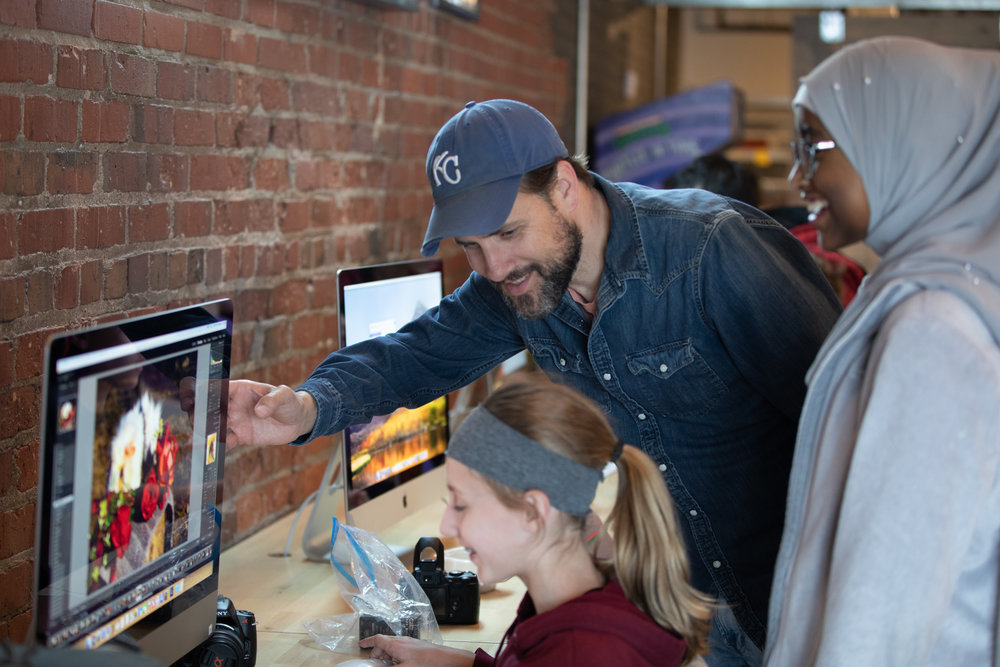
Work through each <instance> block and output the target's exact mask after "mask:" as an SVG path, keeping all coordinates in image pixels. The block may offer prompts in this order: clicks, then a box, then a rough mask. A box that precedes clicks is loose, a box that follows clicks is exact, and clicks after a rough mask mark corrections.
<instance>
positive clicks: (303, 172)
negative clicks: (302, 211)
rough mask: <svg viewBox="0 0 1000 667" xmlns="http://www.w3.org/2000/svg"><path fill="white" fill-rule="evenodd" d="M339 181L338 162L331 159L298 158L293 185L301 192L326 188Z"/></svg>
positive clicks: (332, 186)
mask: <svg viewBox="0 0 1000 667" xmlns="http://www.w3.org/2000/svg"><path fill="white" fill-rule="evenodd" d="M339 182H340V163H339V162H334V161H332V160H299V161H298V162H297V163H296V165H295V187H297V188H298V189H299V190H302V191H303V192H305V191H308V190H328V189H330V188H334V187H337V185H338V183H339Z"/></svg>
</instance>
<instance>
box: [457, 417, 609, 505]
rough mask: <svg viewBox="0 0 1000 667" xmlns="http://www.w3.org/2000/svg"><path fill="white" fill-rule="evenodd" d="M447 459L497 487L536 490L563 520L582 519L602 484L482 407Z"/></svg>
mask: <svg viewBox="0 0 1000 667" xmlns="http://www.w3.org/2000/svg"><path fill="white" fill-rule="evenodd" d="M446 453H447V454H448V456H449V457H451V458H453V459H455V460H456V461H458V462H459V463H462V464H464V465H467V466H469V467H470V468H472V469H473V470H475V471H476V472H478V473H480V474H482V475H484V476H486V477H489V478H490V479H494V480H496V481H498V482H500V483H501V484H506V485H507V486H509V487H511V488H514V489H517V490H519V491H528V490H529V489H538V490H539V491H542V492H544V493H545V495H547V496H548V497H549V502H551V503H552V505H553V506H554V507H556V508H558V509H560V510H562V511H563V512H566V513H567V514H572V515H574V516H585V515H586V514H587V513H588V512H589V511H590V503H591V501H592V500H593V499H594V493H595V492H596V491H597V484H598V483H599V482H600V481H601V479H602V475H601V471H600V470H595V469H594V468H590V467H588V466H585V465H583V464H582V463H577V462H576V461H573V460H571V459H568V458H566V457H565V456H561V455H559V454H556V453H555V452H553V451H551V450H548V449H546V448H545V447H543V446H542V445H540V444H538V443H537V442H535V441H534V440H532V439H531V438H528V437H527V436H525V435H524V434H522V433H521V432H520V431H518V430H516V429H513V428H511V427H510V426H508V425H507V424H505V423H504V422H502V421H500V420H499V419H497V418H496V417H494V416H493V414H492V413H491V412H490V411H489V410H487V409H486V408H484V407H482V406H480V407H478V408H476V409H475V410H473V411H472V412H471V413H470V414H469V416H468V417H466V418H465V419H464V420H463V421H462V423H461V424H460V425H459V427H458V428H457V429H455V433H454V435H452V436H451V441H450V442H449V443H448V451H447V452H446Z"/></svg>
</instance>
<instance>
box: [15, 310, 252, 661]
mask: <svg viewBox="0 0 1000 667" xmlns="http://www.w3.org/2000/svg"><path fill="white" fill-rule="evenodd" d="M198 311H201V313H203V314H207V315H209V316H211V317H212V318H213V319H215V320H216V321H218V322H224V323H225V333H226V335H225V337H224V341H223V354H224V359H225V366H224V369H225V373H224V376H225V377H224V379H223V380H222V382H223V383H224V386H223V387H222V388H221V389H220V394H219V400H220V411H221V414H220V424H219V433H218V439H217V443H216V462H217V478H216V489H215V505H214V521H215V528H214V533H215V539H214V542H213V543H212V557H211V559H210V560H207V561H205V563H204V564H203V565H202V566H201V568H205V567H208V565H209V564H211V573H210V574H208V575H207V576H206V577H205V578H204V579H202V580H200V581H199V582H197V583H196V584H195V585H193V586H191V587H189V588H186V589H185V590H184V591H183V592H182V593H180V594H179V595H177V596H176V597H174V598H173V599H170V600H168V601H167V602H165V603H164V604H163V605H162V606H160V607H159V608H157V609H156V610H155V611H152V612H151V613H149V614H148V615H147V616H145V617H144V618H143V619H142V620H141V621H140V622H138V623H135V624H133V625H132V626H130V627H128V628H126V629H125V630H124V631H123V632H121V633H120V634H119V635H118V636H116V637H115V638H114V639H112V640H111V642H110V643H112V644H114V643H117V644H121V645H125V646H128V647H130V648H132V649H137V650H140V651H142V653H143V654H145V655H149V656H151V657H154V658H157V659H159V660H161V661H163V662H166V663H168V664H169V663H172V662H174V661H176V660H177V659H180V658H182V657H183V656H184V655H185V654H186V653H187V652H188V651H190V650H191V649H192V648H194V647H196V646H197V645H198V644H199V643H201V642H202V641H203V640H204V639H207V638H208V637H209V636H211V634H212V632H213V630H214V622H215V618H216V608H217V600H218V583H219V562H220V555H221V532H222V525H221V514H220V512H219V508H220V507H221V505H222V500H223V481H224V476H223V470H224V468H225V450H226V446H225V440H226V429H227V422H226V420H227V409H228V389H227V387H226V386H225V385H226V384H227V383H228V380H229V377H230V372H231V364H230V359H231V354H232V336H233V303H232V300H231V299H229V298H221V299H216V300H213V301H207V302H203V303H195V304H191V305H187V306H182V307H177V308H172V309H169V310H166V311H160V312H155V313H149V314H145V315H141V316H136V317H131V318H119V319H113V320H108V321H105V322H101V323H99V324H96V325H94V326H89V327H81V328H77V329H71V330H66V331H63V332H59V333H57V334H54V335H53V336H51V337H50V338H49V340H48V341H47V343H46V346H45V353H44V366H43V374H42V393H41V406H40V408H41V409H40V413H41V415H40V429H39V455H38V458H39V461H38V496H37V497H38V501H37V506H36V524H35V525H36V528H35V558H34V567H33V580H32V605H33V606H32V609H33V613H32V618H31V623H30V625H29V633H28V636H29V638H31V639H32V640H33V641H34V642H35V643H37V644H39V645H42V646H48V645H50V644H49V643H48V634H47V632H46V630H47V627H46V626H47V622H45V621H43V620H42V616H43V612H45V614H46V615H47V613H48V612H47V609H48V605H47V600H45V599H44V598H43V596H42V592H43V591H44V590H45V588H46V587H47V586H49V585H51V584H52V581H51V578H52V575H51V572H49V571H48V570H47V568H48V567H49V557H50V549H51V544H50V533H49V531H48V528H47V527H49V526H50V521H51V511H52V503H51V500H52V494H53V493H54V488H53V477H52V475H53V470H51V469H50V465H49V463H50V459H51V457H52V456H53V452H52V449H53V447H54V444H55V438H56V433H57V424H56V420H57V419H58V405H56V402H57V397H56V391H57V385H58V378H57V375H56V365H57V363H58V362H59V361H60V359H67V358H71V357H73V356H78V355H79V354H80V352H77V353H73V354H68V353H62V352H59V351H58V349H57V348H58V347H59V346H60V344H63V347H65V342H66V341H67V340H68V339H69V338H70V337H81V338H83V339H85V340H87V341H89V342H91V343H93V344H94V345H95V347H94V348H93V349H103V348H104V347H106V346H107V344H106V342H105V341H103V340H100V333H101V332H104V331H107V330H108V329H110V328H113V327H119V326H123V325H124V326H126V327H128V328H129V329H135V328H136V327H144V326H148V327H151V328H152V329H154V330H156V331H157V332H158V334H164V333H175V332H179V331H183V330H185V327H184V326H183V325H179V324H178V322H180V321H181V319H182V318H184V316H185V315H187V314H193V313H195V312H198ZM93 349H92V350H88V352H91V351H93ZM206 548H207V545H206ZM199 569H200V568H199ZM43 577H44V580H43ZM154 593H155V591H152V590H150V591H149V592H148V595H146V596H144V597H143V598H142V600H138V601H137V602H136V603H135V604H134V605H132V607H130V609H132V608H135V607H137V606H139V605H141V604H142V603H143V602H144V601H146V600H149V599H150V597H152V595H153V594H154ZM175 626H176V627H175ZM163 629H167V630H168V631H167V632H161V631H160V630H163ZM178 635H183V636H184V637H185V638H186V640H187V641H186V642H184V641H178V639H177V636H178ZM84 636H86V633H81V634H80V635H79V636H77V637H74V638H73V639H70V640H67V641H64V642H58V643H57V644H56V646H57V647H58V646H63V647H68V646H72V645H74V644H76V643H77V642H79V641H80V640H81V638H82V637H84Z"/></svg>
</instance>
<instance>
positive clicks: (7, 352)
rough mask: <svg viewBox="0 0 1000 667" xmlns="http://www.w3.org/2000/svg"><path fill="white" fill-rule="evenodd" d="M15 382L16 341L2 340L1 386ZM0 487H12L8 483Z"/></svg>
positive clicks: (0, 347)
mask: <svg viewBox="0 0 1000 667" xmlns="http://www.w3.org/2000/svg"><path fill="white" fill-rule="evenodd" d="M12 384H14V341H12V340H3V341H0V387H9V386H10V385H12ZM0 488H3V489H7V488H10V487H8V486H7V485H3V486H0Z"/></svg>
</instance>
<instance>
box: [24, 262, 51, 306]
mask: <svg viewBox="0 0 1000 667" xmlns="http://www.w3.org/2000/svg"><path fill="white" fill-rule="evenodd" d="M54 292H55V285H54V279H53V277H52V273H51V272H50V270H49V269H40V270H38V271H34V272H33V273H29V274H28V314H29V315H37V314H38V313H47V312H48V311H50V310H52V304H53V293H54Z"/></svg>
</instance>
